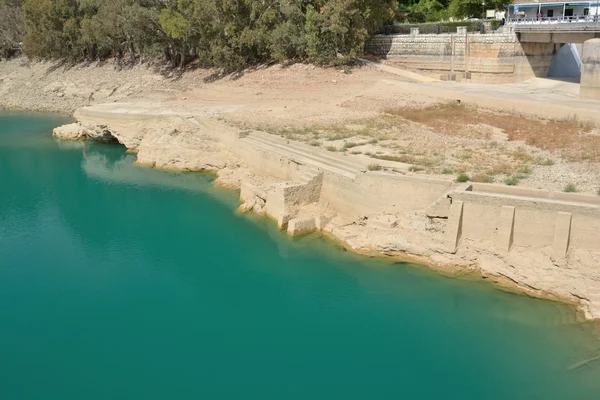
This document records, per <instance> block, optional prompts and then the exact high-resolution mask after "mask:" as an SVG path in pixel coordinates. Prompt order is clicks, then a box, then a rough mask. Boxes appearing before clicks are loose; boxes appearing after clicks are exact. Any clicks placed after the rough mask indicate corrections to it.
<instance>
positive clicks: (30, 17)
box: [0, 0, 397, 70]
mask: <svg viewBox="0 0 600 400" xmlns="http://www.w3.org/2000/svg"><path fill="white" fill-rule="evenodd" d="M396 8H397V3H396V1H395V0H0V49H1V50H2V53H0V57H1V56H2V55H4V56H8V55H10V54H9V53H10V51H8V49H14V48H15V47H18V48H21V47H22V49H23V51H24V52H25V54H26V55H27V56H28V57H30V58H41V59H66V60H71V61H83V60H99V59H100V60H101V59H106V58H109V57H115V56H116V57H118V58H120V59H121V58H122V59H125V60H128V61H130V62H135V61H136V60H138V59H140V58H141V59H144V58H155V57H157V56H163V57H164V58H165V59H166V60H167V61H168V62H170V63H171V64H172V65H173V66H184V65H186V64H188V63H190V62H197V63H198V64H199V65H201V66H206V67H213V66H215V67H221V68H224V69H226V70H234V69H237V68H241V67H244V66H246V65H251V64H256V63H261V62H268V61H273V60H275V61H282V60H289V59H298V60H311V61H317V62H332V61H335V60H338V59H340V58H342V59H343V58H347V57H352V56H355V55H357V54H359V53H360V52H362V50H363V48H364V45H365V42H366V41H367V39H368V37H369V36H370V35H371V34H373V33H374V32H375V31H376V30H377V29H378V28H380V27H381V26H382V25H383V24H384V23H385V22H386V21H390V20H391V19H393V17H394V13H395V10H396ZM21 43H22V44H21ZM3 53H4V54H3Z"/></svg>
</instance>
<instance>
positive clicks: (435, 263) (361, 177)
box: [0, 61, 600, 319]
mask: <svg viewBox="0 0 600 400" xmlns="http://www.w3.org/2000/svg"><path fill="white" fill-rule="evenodd" d="M51 67H52V66H51V65H49V64H36V63H32V64H27V65H25V64H23V62H22V61H11V62H9V63H0V71H3V73H2V78H0V107H2V108H13V109H15V108H16V109H23V110H35V111H54V112H62V113H69V114H70V113H72V112H74V111H76V110H77V111H76V112H75V113H74V118H75V120H76V121H77V122H76V123H74V124H69V125H67V126H65V127H62V128H59V129H57V130H56V131H55V137H57V138H59V139H63V140H98V141H101V142H114V141H118V142H119V143H121V144H123V145H124V146H125V147H126V148H127V149H128V151H131V152H135V153H136V154H137V163H138V164H140V165H144V166H149V167H154V168H160V169H169V170H178V171H211V172H214V173H216V174H217V176H218V178H217V181H216V182H217V183H218V184H220V185H223V186H226V187H229V188H233V189H236V190H240V193H241V200H242V203H243V204H242V206H241V207H240V210H241V211H245V212H256V213H259V214H265V215H268V216H270V217H272V218H274V219H275V220H276V221H277V222H278V224H279V226H280V227H281V229H286V230H287V231H288V233H289V234H291V235H298V234H303V233H304V232H308V231H312V230H320V231H321V232H323V233H324V234H326V235H328V236H330V237H331V238H333V239H334V240H336V241H338V242H340V243H342V244H343V246H344V247H346V248H349V249H352V250H353V251H355V252H357V253H361V254H366V255H377V256H385V257H394V258H397V259H400V260H405V261H410V262H417V263H420V264H425V265H428V266H429V267H431V268H433V269H436V270H438V271H440V272H441V273H443V274H447V275H464V274H468V275H476V276H481V277H483V278H484V279H485V280H487V281H491V282H493V283H495V284H497V285H499V286H501V287H503V288H507V289H508V290H511V291H516V292H521V293H526V294H528V295H531V296H534V297H542V298H549V299H554V300H560V301H562V302H566V303H569V304H573V305H576V306H578V307H579V309H580V310H581V312H582V315H583V318H585V319H597V318H600V273H599V272H598V269H597V265H599V264H600V252H598V251H597V250H595V248H594V247H593V246H594V244H593V243H592V244H590V241H589V240H587V239H586V238H587V237H590V233H589V232H590V230H589V229H588V230H587V231H586V230H585V229H584V228H582V224H581V222H580V221H581V220H580V216H579V214H578V213H579V212H580V211H581V210H582V212H583V214H581V216H582V217H581V218H584V217H583V216H586V215H587V216H591V217H593V219H592V220H587V221H592V222H593V221H596V219H595V218H597V213H596V209H597V206H596V205H595V203H594V199H591V197H590V196H587V197H586V196H583V195H574V196H575V197H574V198H573V199H572V200H571V199H568V201H562V200H561V201H559V202H558V203H556V204H554V203H552V202H553V201H554V200H552V199H551V197H553V196H554V197H555V195H554V194H552V193H550V194H548V193H546V192H544V193H541V192H540V191H537V192H535V191H529V192H527V190H525V189H523V190H521V192H519V193H521V194H518V196H525V195H524V194H523V193H525V194H526V196H525V197H523V199H529V200H527V201H525V200H514V199H513V200H510V201H508V200H507V198H510V197H511V196H512V197H514V195H510V194H509V195H508V197H507V196H506V194H498V195H496V194H494V193H487V192H485V191H488V192H489V191H490V190H491V191H492V192H493V191H494V190H497V189H493V190H492V189H488V188H484V189H485V190H484V192H483V193H473V194H472V193H470V192H468V187H467V186H465V184H457V183H456V182H455V181H454V177H448V176H446V175H442V174H438V175H428V174H422V173H419V172H418V170H417V168H415V165H414V164H413V165H411V164H407V163H403V162H398V161H396V158H394V157H388V158H389V159H390V160H384V159H383V158H385V157H381V158H380V159H378V160H377V164H374V162H373V159H372V158H369V157H366V156H365V155H361V154H358V153H359V152H353V151H347V152H342V151H341V150H340V151H337V150H336V151H331V150H332V149H329V148H327V149H324V148H317V147H315V146H314V143H313V141H310V140H309V141H306V140H304V139H303V136H302V135H306V134H307V133H306V132H307V131H306V130H303V129H305V128H302V129H300V128H295V127H294V125H293V123H295V122H294V121H300V120H301V121H302V122H304V123H307V122H308V123H313V124H326V123H330V122H331V121H343V120H345V119H351V118H354V119H356V118H358V117H357V115H358V116H360V118H367V117H369V118H371V117H372V116H373V115H378V113H379V112H381V111H380V110H381V109H382V108H385V107H388V106H389V105H388V104H387V103H381V104H380V103H378V102H377V101H378V100H377V99H376V96H379V95H381V91H380V88H379V89H366V91H365V89H364V88H365V87H367V88H369V87H371V86H372V83H371V82H372V81H373V78H372V76H371V74H373V72H369V71H361V72H360V74H357V75H358V77H360V79H359V80H357V79H356V77H353V76H352V75H345V74H343V73H342V74H340V73H339V72H337V71H333V70H320V69H315V68H314V67H311V66H299V67H297V68H296V69H295V70H293V71H292V70H283V69H271V70H270V71H269V72H268V73H267V72H262V71H260V70H259V71H256V72H253V74H252V79H256V78H257V77H259V83H258V87H260V88H261V89H260V90H256V89H255V87H256V85H254V84H253V85H249V84H248V83H245V82H246V81H244V80H237V79H233V78H232V79H230V80H227V82H223V83H220V84H219V85H218V87H215V88H214V89H213V88H212V87H211V86H208V85H207V84H206V79H207V77H208V76H210V73H209V72H208V71H207V72H201V71H200V72H198V73H194V74H189V75H184V76H183V77H181V79H172V78H174V77H167V76H163V75H159V74H156V72H155V71H151V70H149V69H147V68H144V67H135V68H132V69H130V70H123V71H116V70H114V68H112V67H110V66H76V67H72V68H71V69H68V70H59V69H55V68H51ZM261 74H263V75H261ZM298 76H306V77H307V78H306V79H304V78H303V79H300V80H299V81H298V82H296V83H293V84H289V83H288V80H289V79H290V78H293V79H296V78H297V77H298ZM263 77H264V78H263ZM367 77H368V79H367ZM24 78H27V81H28V82H29V84H28V83H24V81H23V79H24ZM277 79H280V80H281V82H286V83H285V85H288V86H290V85H291V86H290V87H294V88H299V87H308V88H309V89H307V90H308V91H307V92H306V93H305V94H302V96H301V97H300V99H299V100H298V99H296V98H294V99H293V101H292V100H289V99H288V100H281V99H280V97H282V96H284V94H285V93H287V92H286V91H285V90H282V89H281V85H283V84H282V83H281V82H280V81H277ZM315 79H318V80H319V82H320V83H319V86H318V87H317V88H315V89H313V88H310V85H311V84H312V83H311V82H313V81H314V80H315ZM361 79H362V80H361ZM275 81H277V85H275V84H274V83H273V82H275ZM381 82H384V81H381ZM342 83H343V84H345V85H348V86H349V88H350V89H348V90H346V89H343V90H342V92H341V93H342V94H343V95H344V96H346V95H348V96H350V97H349V98H351V99H353V100H348V99H346V100H343V99H340V98H339V96H340V95H337V96H338V97H335V96H333V95H329V94H328V92H327V90H334V88H338V87H340V84H342ZM369 85H371V86H369ZM385 85H388V83H387V81H385ZM286 87H287V86H286ZM385 87H386V88H387V87H388V86H385ZM191 88H196V89H194V90H196V92H194V94H193V96H194V98H195V100H194V101H190V100H189V99H188V96H191V94H188V93H190V92H189V91H190V90H191ZM323 88H326V90H325V92H324V94H321V92H320V91H322V90H323ZM327 88H328V89H327ZM358 88H360V90H363V92H361V94H356V93H352V90H355V89H358ZM225 89H226V92H225V93H224V94H220V93H221V92H222V91H223V90H225ZM268 90H270V93H271V94H270V97H269V99H263V100H260V101H258V100H257V101H256V102H255V101H254V99H259V98H262V97H265V96H264V92H266V91H268ZM295 90H297V91H299V90H301V89H295ZM336 90H337V89H336ZM290 93H292V92H290ZM314 93H319V98H318V101H317V100H313V99H312V97H311V96H313V95H314ZM365 96H367V97H368V96H370V97H369V98H368V101H366V100H365V101H366V102H365V103H364V104H368V105H371V106H373V105H375V104H376V105H377V108H369V107H365V106H364V104H363V103H360V104H358V103H356V102H357V101H358V99H364V98H365ZM411 96H412V95H411ZM330 97H331V100H330ZM230 98H232V99H233V98H234V99H238V100H239V99H245V100H246V101H247V103H236V102H235V101H234V100H231V99H230ZM223 99H229V100H227V101H224V100H223ZM386 101H388V102H389V101H390V100H386ZM401 101H403V102H404V103H398V102H396V103H395V105H399V104H400V105H401V104H412V103H409V102H415V101H417V102H420V104H422V105H423V104H424V105H427V104H431V102H432V101H433V100H432V99H431V98H428V97H423V96H421V97H419V96H413V97H412V98H411V100H401ZM254 103H256V104H254ZM282 103H285V104H282ZM313 103H314V104H313ZM276 111H277V113H276ZM245 121H259V122H260V121H269V124H268V125H266V124H265V125H264V126H265V129H264V130H262V129H256V128H253V127H252V125H256V122H253V124H251V126H248V125H249V124H247V123H246V122H245ZM273 126H276V127H281V129H284V131H282V132H281V133H278V134H272V133H271V134H268V133H265V130H270V129H267V128H272V127H273ZM321 126H325V125H321ZM408 128H409V129H413V128H414V129H415V131H414V132H412V134H411V137H424V138H427V140H428V142H427V143H428V145H430V146H434V147H436V146H437V147H439V148H443V147H444V146H445V144H444V143H446V144H447V143H452V144H453V145H457V146H463V144H462V143H463V142H461V141H457V139H455V138H452V137H441V138H435V139H434V140H433V141H430V139H429V138H432V137H433V136H432V134H431V133H430V132H423V131H422V130H419V129H422V128H419V127H417V126H416V125H409V126H408ZM331 129H334V134H335V135H337V134H338V133H335V132H336V131H335V126H334V127H333V128H331ZM357 129H364V128H360V127H359V128H357ZM377 129H379V128H377ZM486 129H487V128H486ZM285 130H287V133H286V131H285ZM289 132H291V133H289ZM311 132H312V131H311ZM310 134H311V135H313V136H316V133H310ZM330 140H331V141H330V142H329V143H332V144H336V143H337V142H339V144H338V145H337V146H338V148H343V149H344V150H346V147H348V148H350V146H347V145H348V144H349V143H350V144H352V142H350V140H354V139H342V140H338V141H335V138H331V139H330ZM461 140H462V139H461ZM373 142H376V140H373ZM380 142H381V140H380ZM482 142H483V141H482ZM365 143H366V141H365ZM369 143H371V142H369ZM381 143H383V142H381ZM465 143H467V142H465ZM470 143H471V142H470ZM322 146H325V145H322ZM369 146H370V147H371V148H373V150H371V151H372V152H373V153H375V152H376V151H379V149H384V148H385V147H386V146H388V147H391V148H393V147H395V146H397V144H396V143H393V142H389V143H388V142H385V144H380V145H379V147H376V145H373V144H366V145H364V146H363V147H365V148H368V147H369ZM521 148H522V147H515V150H513V151H520V152H521V150H520V149H521ZM354 153H357V154H354ZM519 154H522V152H521V153H519ZM384 156H386V157H387V155H386V154H385V153H384ZM460 156H461V157H462V155H460ZM486 156H487V155H486ZM411 157H413V158H416V156H411ZM461 159H462V158H461ZM464 159H465V160H467V161H468V159H467V158H466V157H465V158H464ZM576 173H577V172H575V174H576ZM496 186H497V188H500V189H502V187H500V186H498V185H496ZM496 186H493V187H496ZM502 190H504V189H502ZM515 193H516V192H515ZM531 193H533V195H534V196H542V197H541V198H540V199H536V198H535V197H534V198H530V197H527V196H531ZM518 196H517V198H519V197H518ZM543 196H550V197H549V198H548V199H546V198H543ZM577 196H580V197H577ZM581 196H583V197H581ZM481 199H485V202H488V203H489V204H488V203H485V202H484V203H481V201H480V200H481ZM475 200H477V201H475ZM478 201H479V203H478ZM458 203H460V204H461V207H460V208H457V207H456V206H457V204H458ZM463 203H464V206H463ZM480 203H481V204H480ZM546 203H547V204H549V205H548V207H550V208H548V207H547V208H548V209H547V210H546V211H543V210H540V209H538V208H539V207H538V205H539V204H546ZM453 205H454V207H453ZM511 207H512V208H513V210H512V214H510V212H508V211H510V208H511ZM515 208H516V211H515ZM484 209H485V210H487V211H485V213H484V214H481V215H479V214H477V212H483V211H481V210H484ZM477 210H479V211H477ZM476 211H477V212H476ZM542 211H543V212H545V213H546V214H543V215H542V214H540V213H541V212H542ZM557 211H558V212H559V213H563V214H564V213H565V212H567V213H570V214H572V215H573V217H572V221H573V222H572V223H571V220H569V232H570V233H568V236H567V242H566V243H567V247H566V250H565V251H564V252H563V254H558V255H557V253H556V248H560V247H561V242H560V240H559V239H562V237H561V231H556V232H554V236H555V237H554V241H555V242H553V237H552V232H553V231H554V230H555V227H554V218H555V217H554V214H555V213H556V212H557ZM486 213H487V214H486ZM536 213H537V214H536ZM549 213H550V214H549ZM553 213H554V214H553ZM586 213H587V214H586ZM510 215H512V221H513V222H512V225H511V224H510V223H508V224H507V223H505V221H504V219H503V218H506V216H509V217H510ZM515 215H516V217H515ZM523 216H526V217H527V218H530V219H529V220H527V218H525V219H523V218H524V217H523ZM587 216H586V217H585V218H588V217H587ZM486 220H489V221H490V223H489V224H487V225H486V224H481V223H483V222H485V221H486ZM520 220H523V221H524V222H523V223H521V224H520V223H519V221H520ZM538 220H540V221H545V222H547V224H546V225H545V226H541V225H540V226H539V227H538V226H537V225H539V224H538V222H537V221H538ZM590 223H591V222H590ZM594 224H595V222H593V223H591V225H590V226H592V228H590V229H591V232H593V231H594V229H596V228H595V226H596V225H594ZM588 225H589V224H588ZM532 227H533V228H535V229H537V230H535V231H532V230H531V229H530V228H532ZM533 228H532V229H533ZM506 229H508V231H506ZM556 229H558V225H557V228H556ZM505 231H506V232H505ZM548 231H550V235H548V234H547V233H546V232H548ZM592 235H593V234H592ZM570 237H571V238H572V240H571V241H570V244H569V238H570ZM501 238H506V240H505V242H502V243H501V242H500V241H499V240H500V239H501ZM536 238H539V240H538V241H537V242H531V240H534V239H536ZM557 238H558V239H557ZM503 240H504V239H503ZM556 240H558V242H556ZM569 245H570V247H569ZM590 248H591V249H592V250H590Z"/></svg>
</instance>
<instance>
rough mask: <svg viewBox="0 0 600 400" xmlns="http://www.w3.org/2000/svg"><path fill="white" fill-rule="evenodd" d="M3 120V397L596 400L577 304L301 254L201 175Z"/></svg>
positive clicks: (32, 121) (387, 265) (318, 251)
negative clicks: (582, 365)
mask: <svg viewBox="0 0 600 400" xmlns="http://www.w3.org/2000/svg"><path fill="white" fill-rule="evenodd" d="M64 121H65V119H64V118H61V117H56V116H48V115H37V114H7V113H5V114H0V397H1V398H2V399H3V400H4V399H19V400H27V399H60V400H68V399H90V400H91V399H334V398H339V399H417V398H418V399H441V398H443V399H592V398H598V393H600V375H599V372H600V370H599V369H598V368H597V367H592V368H586V369H582V370H578V371H568V370H567V367H568V366H569V365H571V364H572V363H573V362H576V361H578V360H579V359H580V358H582V357H584V356H585V354H587V353H588V352H590V351H592V350H593V349H594V348H595V347H598V346H600V344H598V343H597V342H595V341H594V338H593V334H592V329H591V327H590V326H588V325H580V324H574V323H572V321H573V313H572V310H570V309H568V308H567V307H566V306H561V305H559V304H557V303H552V302H548V301H542V300H535V299H530V298H527V297H525V296H518V295H514V294H510V293H505V292H503V291H500V290H498V289H496V288H493V287H491V286H490V285H487V284H484V283H478V282H466V281H461V280H456V279H449V278H444V277H441V276H439V275H437V274H435V273H433V272H430V271H428V270H426V269H425V268H419V267H416V266H413V265H409V264H402V263H394V262H392V261H387V260H377V259H369V258H363V257H359V256H355V255H352V254H350V253H349V252H344V251H343V250H342V249H341V248H340V247H339V246H337V245H335V244H332V243H330V242H328V241H327V240H325V239H323V238H322V237H320V236H319V235H312V236H308V237H305V238H303V239H300V240H294V241H292V240H289V239H288V238H286V237H285V236H284V235H282V234H280V233H279V232H277V231H276V229H275V227H274V226H273V224H271V223H268V222H265V221H260V220H256V218H252V217H240V216H238V215H236V214H235V212H234V210H235V208H236V207H237V204H238V203H237V200H236V194H235V193H233V192H229V191H225V190H223V189H219V188H217V187H215V186H214V185H213V184H212V178H211V177H210V176H208V175H203V174H174V173H166V172H160V171H156V170H152V169H145V168H139V167H136V166H134V165H132V163H133V161H134V160H135V157H134V156H132V155H128V154H126V153H125V151H124V149H123V148H121V147H119V146H103V145H94V144H85V145H84V144H81V143H69V142H60V143H59V142H55V141H53V140H52V138H51V137H50V132H51V129H52V128H53V127H54V126H56V125H59V124H61V123H62V122H64Z"/></svg>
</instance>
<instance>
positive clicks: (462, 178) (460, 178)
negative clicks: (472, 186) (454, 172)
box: [456, 174, 470, 183]
mask: <svg viewBox="0 0 600 400" xmlns="http://www.w3.org/2000/svg"><path fill="white" fill-rule="evenodd" d="M469 179H470V178H469V175H467V174H459V175H458V176H457V177H456V182H460V183H464V182H468V181H469Z"/></svg>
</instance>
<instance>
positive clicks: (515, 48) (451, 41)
mask: <svg viewBox="0 0 600 400" xmlns="http://www.w3.org/2000/svg"><path fill="white" fill-rule="evenodd" d="M554 49H555V45H554V44H553V43H523V44H521V43H520V42H519V40H518V39H517V36H516V35H515V34H514V33H494V34H483V35H482V34H479V33H470V34H462V33H461V34H439V35H436V34H427V35H420V34H413V35H378V36H375V37H374V38H373V39H372V40H371V41H370V42H369V43H368V45H367V52H369V53H370V54H373V55H376V56H381V57H385V58H387V59H388V60H390V61H391V62H393V63H395V64H398V65H399V66H401V67H402V68H406V69H409V70H413V71H416V72H420V73H425V74H429V75H437V76H439V77H444V76H447V75H448V73H449V72H450V71H455V72H456V73H457V75H459V78H460V76H462V74H463V73H464V72H469V73H470V79H471V80H472V81H473V82H489V83H503V82H518V81H523V80H526V79H529V78H532V77H534V76H546V74H547V71H548V68H549V67H550V63H551V60H552V55H553V53H554V51H555V50H554Z"/></svg>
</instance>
